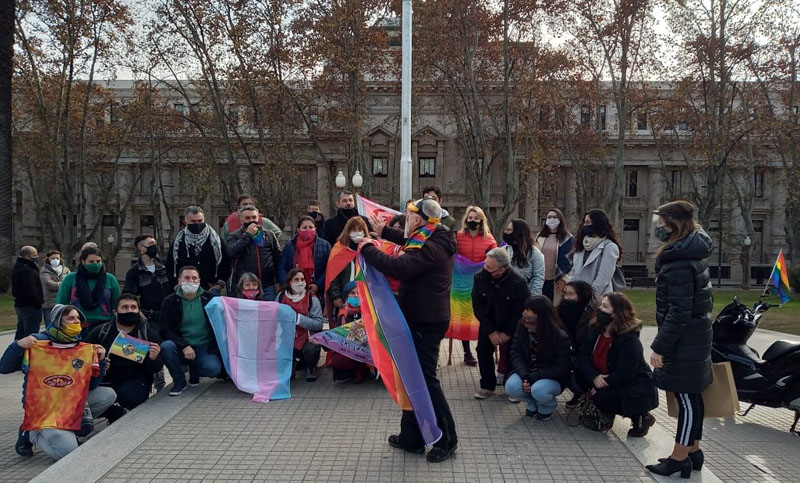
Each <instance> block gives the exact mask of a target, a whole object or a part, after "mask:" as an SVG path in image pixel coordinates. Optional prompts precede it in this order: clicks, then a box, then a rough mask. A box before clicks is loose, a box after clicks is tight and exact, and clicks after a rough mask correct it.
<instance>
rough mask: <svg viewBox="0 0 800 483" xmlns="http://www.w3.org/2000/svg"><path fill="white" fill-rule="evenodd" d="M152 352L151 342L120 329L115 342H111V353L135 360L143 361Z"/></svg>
mask: <svg viewBox="0 0 800 483" xmlns="http://www.w3.org/2000/svg"><path fill="white" fill-rule="evenodd" d="M149 353H150V343H149V342H147V341H146V340H142V339H137V338H136V337H134V336H132V335H128V334H126V333H125V332H122V331H120V332H119V334H117V338H116V339H114V343H113V344H111V350H109V354H113V355H115V356H118V357H123V358H125V359H129V360H132V361H133V362H143V361H144V360H145V358H146V357H147V355H148V354H149Z"/></svg>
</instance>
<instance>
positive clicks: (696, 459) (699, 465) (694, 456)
mask: <svg viewBox="0 0 800 483" xmlns="http://www.w3.org/2000/svg"><path fill="white" fill-rule="evenodd" d="M689 459H690V460H692V469H693V470H694V471H700V470H702V469H703V462H705V460H706V458H705V456H704V455H703V450H702V449H698V450H697V451H695V452H693V453H689ZM665 461H667V458H659V459H658V462H659V463H663V462H665Z"/></svg>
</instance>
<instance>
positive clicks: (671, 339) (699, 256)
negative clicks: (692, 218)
mask: <svg viewBox="0 0 800 483" xmlns="http://www.w3.org/2000/svg"><path fill="white" fill-rule="evenodd" d="M712 247H713V242H712V241H711V238H710V237H709V236H708V235H707V234H706V232H704V231H703V230H702V229H698V230H695V231H693V232H692V233H690V234H689V235H688V236H687V237H686V238H683V239H681V240H678V241H676V242H675V243H673V244H672V245H670V246H669V247H667V248H666V249H665V250H664V251H663V252H662V253H661V255H660V256H659V257H658V259H657V260H656V273H658V278H657V279H656V321H657V322H658V334H657V335H656V338H655V340H653V343H652V344H651V345H650V348H651V349H653V351H654V352H656V353H658V354H661V355H662V356H664V367H663V368H661V369H656V371H655V383H656V385H657V386H658V387H660V388H661V389H664V390H665V391H671V392H684V393H700V392H702V391H703V390H704V389H705V388H706V387H708V385H709V384H711V378H712V376H711V338H712V333H711V309H712V307H713V305H714V297H713V295H712V293H711V281H710V278H709V273H708V263H707V262H706V260H707V258H708V257H709V255H711V250H712Z"/></svg>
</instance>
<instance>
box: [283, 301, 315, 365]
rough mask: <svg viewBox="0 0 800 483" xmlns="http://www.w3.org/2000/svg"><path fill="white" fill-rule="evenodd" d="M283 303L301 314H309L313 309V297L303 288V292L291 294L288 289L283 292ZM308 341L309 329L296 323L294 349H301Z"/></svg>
mask: <svg viewBox="0 0 800 483" xmlns="http://www.w3.org/2000/svg"><path fill="white" fill-rule="evenodd" d="M281 303H283V304H286V305H288V306H289V307H291V308H292V310H294V311H295V312H296V313H297V314H299V315H308V311H309V310H310V309H311V297H310V296H309V293H308V290H303V292H302V293H298V294H290V293H289V291H288V290H284V292H283V300H282V301H281ZM306 342H308V329H305V328H303V327H300V326H299V325H296V326H295V328H294V349H295V350H298V351H299V350H301V349H302V348H303V346H304V345H306Z"/></svg>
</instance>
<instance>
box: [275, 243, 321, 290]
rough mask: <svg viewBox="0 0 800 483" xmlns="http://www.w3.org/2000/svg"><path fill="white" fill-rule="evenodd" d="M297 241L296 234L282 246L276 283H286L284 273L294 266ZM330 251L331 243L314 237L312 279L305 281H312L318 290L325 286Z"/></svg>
mask: <svg viewBox="0 0 800 483" xmlns="http://www.w3.org/2000/svg"><path fill="white" fill-rule="evenodd" d="M296 243H297V235H295V236H294V238H292V239H291V240H289V243H287V244H286V246H285V247H283V251H282V252H281V257H280V259H279V260H278V283H280V284H281V285H287V284H288V283H289V282H288V281H287V280H286V275H288V274H289V272H290V271H291V270H292V268H294V249H295V244H296ZM330 253H331V245H330V244H329V243H328V242H327V241H325V240H324V239H322V238H320V237H319V236H317V237H314V280H313V282H311V281H308V280H307V281H306V283H314V284H316V286H317V287H319V290H320V292H321V291H322V289H323V288H325V268H326V267H327V266H328V255H330Z"/></svg>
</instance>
